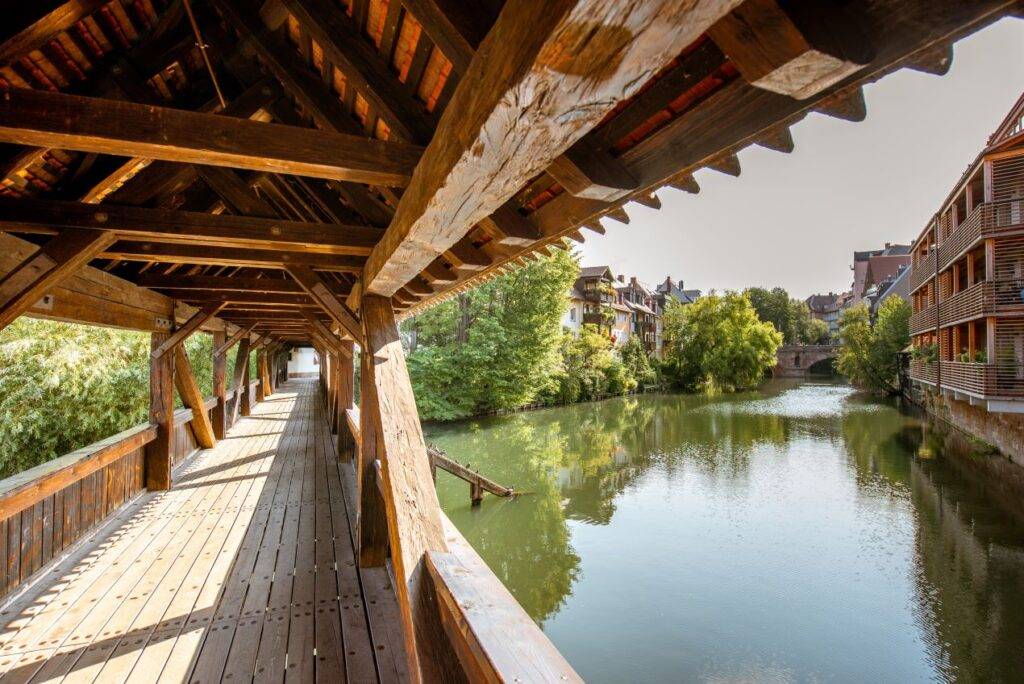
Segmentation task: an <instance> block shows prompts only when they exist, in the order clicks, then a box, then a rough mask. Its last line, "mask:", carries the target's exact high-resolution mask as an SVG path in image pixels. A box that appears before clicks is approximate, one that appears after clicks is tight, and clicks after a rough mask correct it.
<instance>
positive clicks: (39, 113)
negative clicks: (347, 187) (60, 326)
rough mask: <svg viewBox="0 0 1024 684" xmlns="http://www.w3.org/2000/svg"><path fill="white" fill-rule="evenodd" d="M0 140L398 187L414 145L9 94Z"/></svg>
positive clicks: (57, 96) (0, 108)
mask: <svg viewBox="0 0 1024 684" xmlns="http://www.w3.org/2000/svg"><path fill="white" fill-rule="evenodd" d="M0 141H2V142H9V143H18V144H22V145H35V146H39V147H56V148H62V149H70V150H80V151H83V152H100V153H103V154H114V155H122V156H129V157H145V158H149V159H162V160H165V161H172V162H189V163H193V164H207V165H211V166H228V167H233V168H239V169H250V170H254V171H270V172H272V173H285V174H296V175H302V176H311V177H314V178H328V179H334V180H349V181H356V182H360V183H376V184H380V185H391V186H404V185H405V184H406V183H408V181H409V178H410V176H411V175H412V170H413V168H414V166H415V165H416V162H417V161H418V160H419V157H420V153H421V148H419V147H416V146H414V145H407V144H404V143H396V142H386V141H382V140H372V139H368V138H361V137H358V136H352V135H344V134H341V133H330V132H326V131H315V130H311V129H307V128H298V127H295V126H282V125H280V124H270V123H262V122H259V121H250V120H248V119H238V118H234V117H227V116H218V115H216V114H205V113H200V112H190V111H185V110H179V109H166V108H163V107H153V106H150V105H140V104H134V103H130V102H123V101H116V100H105V99H99V98H88V97H80V96H76V95H64V94H62V93H51V92H46V91H40V90H22V89H14V90H8V91H6V92H4V94H3V96H2V97H0Z"/></svg>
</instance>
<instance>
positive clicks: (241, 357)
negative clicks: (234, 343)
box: [231, 336, 249, 425]
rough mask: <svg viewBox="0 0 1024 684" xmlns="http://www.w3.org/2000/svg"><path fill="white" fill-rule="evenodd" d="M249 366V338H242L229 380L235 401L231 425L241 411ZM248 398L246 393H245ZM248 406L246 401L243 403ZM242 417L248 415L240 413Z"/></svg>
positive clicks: (232, 405)
mask: <svg viewBox="0 0 1024 684" xmlns="http://www.w3.org/2000/svg"><path fill="white" fill-rule="evenodd" d="M248 365H249V338H248V336H247V337H243V338H242V340H241V342H239V343H238V350H237V351H235V374H234V377H232V379H231V386H232V387H233V388H234V390H235V399H234V401H233V402H232V404H231V424H232V425H234V424H235V421H237V420H238V414H239V413H240V412H241V411H242V390H243V384H242V383H244V382H245V376H246V373H245V369H246V366H248ZM245 394H246V396H248V391H246V392H245ZM245 403H246V404H248V403H249V402H248V399H246V401H245ZM242 415H248V414H247V413H242Z"/></svg>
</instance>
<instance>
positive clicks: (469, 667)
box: [427, 514, 583, 682]
mask: <svg viewBox="0 0 1024 684" xmlns="http://www.w3.org/2000/svg"><path fill="white" fill-rule="evenodd" d="M442 515H443V514H442ZM442 520H443V524H444V531H445V542H446V544H447V547H448V551H447V552H440V551H428V552H427V567H428V568H429V571H430V578H431V580H432V582H433V584H434V590H435V592H436V594H437V599H438V610H439V611H440V613H441V617H442V623H443V624H444V629H445V633H446V634H447V635H448V638H449V639H450V640H451V642H452V643H453V644H454V646H455V651H456V653H457V654H458V656H459V662H460V663H461V664H462V666H463V668H464V669H465V671H466V674H467V678H468V679H469V681H472V682H582V681H583V679H582V677H580V676H579V675H578V674H576V671H575V670H573V668H572V666H571V665H570V664H569V662H568V661H567V660H566V659H565V657H564V656H563V655H562V654H561V653H559V652H558V649H557V648H555V645H554V644H552V643H551V640H550V639H548V637H547V636H546V635H545V634H544V633H543V632H542V631H541V629H540V627H538V626H537V623H535V622H534V621H533V619H532V618H530V616H529V615H528V614H527V613H526V611H525V610H523V607H522V606H520V605H519V602H518V601H516V599H515V597H513V596H512V594H510V593H509V591H508V589H506V588H505V585H504V584H502V583H501V580H499V579H498V578H497V577H496V576H495V575H494V573H493V572H492V571H491V569H490V568H488V567H487V564H486V563H484V561H483V559H481V558H480V556H479V554H477V552H476V551H475V550H474V549H473V547H471V546H470V545H469V543H468V542H467V541H466V540H465V538H463V536H462V534H461V533H460V532H459V531H458V529H456V528H455V526H454V525H453V524H452V523H451V521H450V520H448V517H447V516H443V519H442Z"/></svg>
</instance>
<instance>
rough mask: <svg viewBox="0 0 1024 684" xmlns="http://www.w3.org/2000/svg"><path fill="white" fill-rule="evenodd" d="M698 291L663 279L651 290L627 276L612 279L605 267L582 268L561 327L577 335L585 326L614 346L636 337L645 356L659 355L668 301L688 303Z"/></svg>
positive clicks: (634, 278) (570, 294) (680, 282)
mask: <svg viewBox="0 0 1024 684" xmlns="http://www.w3.org/2000/svg"><path fill="white" fill-rule="evenodd" d="M699 296H700V290H686V289H684V288H683V282H682V281H681V280H680V281H678V282H676V281H673V280H672V279H671V278H666V279H665V281H664V282H663V283H660V284H659V285H658V286H657V287H655V288H654V289H651V288H649V287H647V286H646V285H644V284H643V283H641V282H640V281H639V280H637V278H636V277H631V278H630V279H629V280H628V281H627V280H626V279H625V277H624V276H621V275H620V276H617V277H616V276H615V275H613V274H612V271H611V268H609V267H608V266H584V267H582V268H580V274H579V277H578V278H577V279H576V282H575V283H573V286H572V287H571V288H569V293H568V299H569V306H568V308H567V309H566V312H565V314H564V315H563V316H562V327H563V328H564V329H565V330H568V331H570V332H572V333H573V334H579V331H580V328H581V327H582V326H583V325H586V324H589V325H593V326H595V327H596V328H597V330H598V332H600V333H602V334H604V335H607V336H608V337H610V338H611V339H612V340H613V341H614V343H615V345H616V346H622V345H624V344H626V342H628V341H629V340H630V339H631V338H632V337H634V336H635V337H637V338H638V339H639V340H640V341H641V343H642V344H643V346H644V349H646V350H647V353H648V354H651V355H654V356H658V357H660V356H661V353H662V330H663V328H662V314H663V313H664V311H665V307H666V306H667V303H668V301H669V300H670V299H675V300H677V301H679V302H681V303H683V304H689V303H692V302H693V301H694V300H696V299H697V297H699Z"/></svg>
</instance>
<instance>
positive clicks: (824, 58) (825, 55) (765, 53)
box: [708, 0, 874, 99]
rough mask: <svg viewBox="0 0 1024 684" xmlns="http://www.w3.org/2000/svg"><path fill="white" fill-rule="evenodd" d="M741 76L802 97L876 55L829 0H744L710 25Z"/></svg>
mask: <svg viewBox="0 0 1024 684" xmlns="http://www.w3.org/2000/svg"><path fill="white" fill-rule="evenodd" d="M708 35H709V36H711V39H712V40H714V41H715V43H717V44H718V47H720V48H721V49H722V51H723V52H724V53H725V54H726V55H728V56H729V59H730V60H732V62H733V64H735V65H736V67H737V68H738V69H739V71H740V73H741V74H743V77H744V78H745V79H746V80H747V81H749V82H750V83H751V84H753V85H755V86H757V87H758V88H764V89H765V90H771V91H772V92H776V93H780V94H782V95H789V96H791V97H795V98H797V99H805V98H808V97H810V96H812V95H815V94H816V93H819V92H821V91H822V90H825V89H826V88H828V87H830V86H833V85H835V84H836V83H838V82H840V81H842V80H843V79H844V78H846V77H847V76H851V75H853V74H854V73H856V72H857V71H858V70H859V69H861V68H862V67H863V66H865V65H866V64H868V63H869V62H870V61H871V59H872V58H873V57H874V52H873V50H871V47H870V43H869V42H868V40H867V38H866V37H865V36H864V33H863V32H862V31H861V30H860V28H859V26H858V25H857V22H856V20H855V19H854V18H853V17H852V16H849V15H847V14H845V13H842V12H841V11H840V10H839V9H838V6H834V5H831V4H830V3H815V4H813V5H804V6H801V5H799V4H796V5H793V6H792V8H791V9H790V11H788V12H787V11H786V10H785V9H783V8H782V7H781V6H780V5H779V3H778V2H777V0H745V1H744V3H743V4H742V5H740V6H739V7H737V8H736V9H734V10H733V11H731V12H729V13H728V14H726V15H725V16H724V17H722V18H721V19H720V20H719V21H718V22H716V23H715V24H714V25H713V26H712V27H711V28H710V29H709V30H708Z"/></svg>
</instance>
